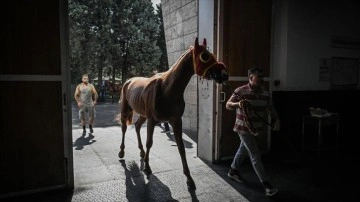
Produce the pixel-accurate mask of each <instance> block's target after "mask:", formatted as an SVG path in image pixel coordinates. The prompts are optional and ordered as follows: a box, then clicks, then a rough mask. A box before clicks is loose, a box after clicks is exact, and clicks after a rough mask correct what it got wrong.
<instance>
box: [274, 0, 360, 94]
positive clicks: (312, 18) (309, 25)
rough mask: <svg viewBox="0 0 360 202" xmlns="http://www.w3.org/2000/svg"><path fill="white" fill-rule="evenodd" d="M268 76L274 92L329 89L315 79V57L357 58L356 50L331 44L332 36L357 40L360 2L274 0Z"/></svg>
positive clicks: (317, 64) (359, 35) (358, 35)
mask: <svg viewBox="0 0 360 202" xmlns="http://www.w3.org/2000/svg"><path fill="white" fill-rule="evenodd" d="M274 2H275V12H274V21H273V22H274V26H273V28H274V29H273V34H274V35H273V57H272V75H271V79H272V80H273V81H274V80H280V85H279V86H274V84H273V83H272V90H274V91H277V90H280V91H307V90H329V81H319V63H320V62H319V60H320V59H321V58H325V59H330V58H331V57H351V58H360V50H359V49H345V48H335V47H331V38H332V37H333V36H341V37H349V38H354V39H357V40H358V42H359V41H360V26H359V25H360V17H359V15H358V13H359V11H360V4H359V3H355V2H357V1H353V0H344V1H337V2H335V1H325V0H319V1H312V0H301V1H295V0H289V1H288V0H276V1H274Z"/></svg>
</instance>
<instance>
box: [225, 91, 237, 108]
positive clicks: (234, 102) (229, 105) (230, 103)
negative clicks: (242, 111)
mask: <svg viewBox="0 0 360 202" xmlns="http://www.w3.org/2000/svg"><path fill="white" fill-rule="evenodd" d="M239 107H240V105H239V99H238V98H237V96H236V94H235V92H234V93H233V94H232V95H231V97H230V98H229V100H228V101H227V102H226V109H229V110H234V109H237V108H239Z"/></svg>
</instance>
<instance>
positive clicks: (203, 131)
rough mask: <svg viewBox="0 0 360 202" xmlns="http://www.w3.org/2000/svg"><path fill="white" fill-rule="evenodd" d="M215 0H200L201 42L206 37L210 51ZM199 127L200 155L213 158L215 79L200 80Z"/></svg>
mask: <svg viewBox="0 0 360 202" xmlns="http://www.w3.org/2000/svg"><path fill="white" fill-rule="evenodd" d="M213 21H214V1H213V0H199V43H202V42H203V39H204V38H206V41H207V46H208V49H209V51H210V52H213V51H214V50H213V47H214V45H213V43H214V41H213V38H214V23H213ZM198 86H199V89H198V91H199V96H198V103H199V106H198V108H199V127H198V139H199V141H198V156H199V157H200V158H202V159H204V160H207V161H212V160H213V155H214V154H213V149H214V126H215V122H214V121H215V120H216V119H215V115H214V100H215V98H214V95H215V84H214V82H213V81H209V80H204V81H199V84H198Z"/></svg>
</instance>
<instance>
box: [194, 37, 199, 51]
mask: <svg viewBox="0 0 360 202" xmlns="http://www.w3.org/2000/svg"><path fill="white" fill-rule="evenodd" d="M198 47H199V39H198V37H196V39H195V49H197V48H198Z"/></svg>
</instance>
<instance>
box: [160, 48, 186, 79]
mask: <svg viewBox="0 0 360 202" xmlns="http://www.w3.org/2000/svg"><path fill="white" fill-rule="evenodd" d="M192 49H193V47H192V46H190V48H188V49H187V50H186V51H185V52H184V53H183V54H182V55H181V56H180V57H179V58H178V59H177V60H176V61H175V63H174V64H173V65H172V66H171V67H170V69H169V70H167V71H166V72H161V73H158V74H161V75H160V76H161V78H162V79H166V78H167V77H169V75H170V74H171V72H172V71H174V70H175V69H176V68H175V67H177V66H178V65H179V63H180V61H181V60H182V59H183V58H184V57H185V56H186V55H187V54H188V53H189V52H190V51H191V50H192Z"/></svg>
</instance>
